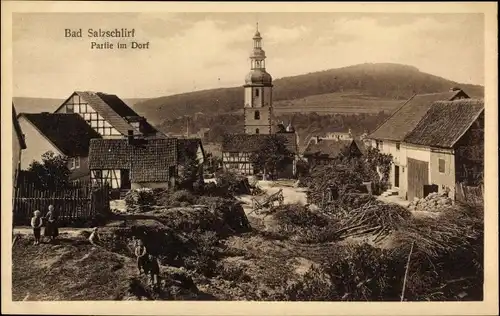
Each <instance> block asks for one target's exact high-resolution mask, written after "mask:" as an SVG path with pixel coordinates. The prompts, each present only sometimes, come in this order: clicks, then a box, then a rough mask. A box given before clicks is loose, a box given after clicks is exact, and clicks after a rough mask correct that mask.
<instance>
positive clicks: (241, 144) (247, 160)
mask: <svg viewBox="0 0 500 316" xmlns="http://www.w3.org/2000/svg"><path fill="white" fill-rule="evenodd" d="M272 135H277V136H281V137H283V139H284V142H285V145H286V148H287V150H288V151H289V152H291V153H292V154H293V155H294V158H293V159H291V161H290V162H289V163H287V164H286V167H285V169H284V170H283V171H282V172H280V174H278V177H281V178H292V177H294V176H295V173H296V162H297V137H296V134H295V133H294V132H290V133H287V132H284V133H276V134H267V135H266V134H229V135H224V139H223V141H222V164H223V169H224V170H225V171H230V172H235V173H238V174H242V175H255V174H259V173H261V172H262V171H263V170H260V169H259V168H258V167H257V166H256V165H254V164H253V163H252V162H251V156H252V154H253V153H255V152H256V151H258V150H259V149H260V146H261V144H262V143H263V142H264V141H265V140H266V139H267V138H268V137H272Z"/></svg>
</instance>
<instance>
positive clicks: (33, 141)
mask: <svg viewBox="0 0 500 316" xmlns="http://www.w3.org/2000/svg"><path fill="white" fill-rule="evenodd" d="M19 125H21V129H22V131H23V133H24V137H25V142H26V147H27V148H26V149H25V150H24V151H23V154H22V155H21V169H22V170H27V169H28V167H29V165H30V164H31V163H32V162H33V160H36V161H42V155H43V154H44V153H46V152H47V151H53V152H54V154H56V155H57V154H59V155H61V152H59V150H58V149H57V148H56V147H54V146H53V145H52V144H51V143H50V142H49V141H48V140H47V139H46V138H45V137H44V136H42V135H41V134H40V133H39V132H38V130H37V129H36V128H35V127H34V126H33V125H32V124H31V123H30V122H29V121H28V120H27V119H26V118H25V117H23V116H21V117H20V118H19Z"/></svg>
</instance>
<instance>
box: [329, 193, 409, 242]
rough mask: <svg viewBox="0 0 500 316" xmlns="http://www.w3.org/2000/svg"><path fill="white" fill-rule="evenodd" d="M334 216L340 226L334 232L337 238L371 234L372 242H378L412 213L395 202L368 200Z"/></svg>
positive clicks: (398, 226) (399, 226)
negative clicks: (359, 205)
mask: <svg viewBox="0 0 500 316" xmlns="http://www.w3.org/2000/svg"><path fill="white" fill-rule="evenodd" d="M336 217H337V219H338V220H339V222H338V224H339V226H340V227H342V228H341V229H339V230H337V231H336V232H334V235H335V236H336V237H337V238H338V239H340V240H342V239H345V238H347V237H360V236H364V235H373V236H375V239H374V242H379V241H382V240H383V239H384V238H386V237H387V236H389V235H390V234H391V233H392V232H394V231H397V230H399V229H401V227H403V226H404V224H405V222H407V221H408V220H410V219H411V217H412V215H411V212H410V211H408V210H407V209H405V208H404V207H402V206H399V205H397V204H386V203H383V202H380V201H369V202H367V203H366V204H364V205H363V206H361V207H358V208H354V209H350V210H344V211H343V212H341V213H340V212H339V213H337V214H336Z"/></svg>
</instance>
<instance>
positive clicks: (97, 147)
mask: <svg viewBox="0 0 500 316" xmlns="http://www.w3.org/2000/svg"><path fill="white" fill-rule="evenodd" d="M89 162H90V163H89V164H90V170H91V179H92V183H93V184H94V185H96V186H101V185H103V184H105V183H107V184H108V185H110V187H111V188H112V189H117V190H120V191H128V190H130V189H139V188H152V189H154V188H166V189H167V188H171V187H174V185H175V180H176V177H177V165H178V148H177V139H175V138H157V139H145V138H135V137H134V136H133V132H132V131H131V135H129V136H128V137H127V138H126V139H93V140H92V141H91V143H90V155H89Z"/></svg>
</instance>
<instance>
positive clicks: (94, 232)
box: [89, 227, 100, 246]
mask: <svg viewBox="0 0 500 316" xmlns="http://www.w3.org/2000/svg"><path fill="white" fill-rule="evenodd" d="M99 240H100V238H99V233H98V232H97V227H94V229H93V230H92V234H90V237H89V241H90V243H91V244H92V245H94V246H97V243H98V242H99Z"/></svg>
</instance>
